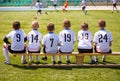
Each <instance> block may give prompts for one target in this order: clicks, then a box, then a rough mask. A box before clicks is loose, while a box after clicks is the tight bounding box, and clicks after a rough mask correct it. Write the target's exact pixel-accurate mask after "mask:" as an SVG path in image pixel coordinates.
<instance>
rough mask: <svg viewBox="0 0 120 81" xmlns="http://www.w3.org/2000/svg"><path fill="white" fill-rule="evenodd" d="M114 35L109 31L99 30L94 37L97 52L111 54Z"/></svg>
mask: <svg viewBox="0 0 120 81" xmlns="http://www.w3.org/2000/svg"><path fill="white" fill-rule="evenodd" d="M112 40H113V39H112V35H111V33H110V32H108V31H107V30H99V31H98V32H96V33H95V35H94V40H93V42H95V43H96V44H97V45H96V49H97V52H109V51H110V42H112Z"/></svg>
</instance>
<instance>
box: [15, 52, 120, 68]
mask: <svg viewBox="0 0 120 81" xmlns="http://www.w3.org/2000/svg"><path fill="white" fill-rule="evenodd" d="M13 55H14V56H18V55H20V56H21V55H25V56H27V57H28V58H27V62H28V63H27V64H25V65H26V66H40V67H90V66H91V67H120V64H83V61H84V56H102V55H106V56H120V52H113V53H111V54H107V53H81V54H79V53H78V52H73V53H72V54H54V56H59V55H61V56H66V55H70V56H75V57H76V64H31V63H30V62H29V56H30V55H32V56H36V55H38V56H45V55H47V56H53V54H44V53H24V54H13Z"/></svg>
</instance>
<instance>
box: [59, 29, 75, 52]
mask: <svg viewBox="0 0 120 81" xmlns="http://www.w3.org/2000/svg"><path fill="white" fill-rule="evenodd" d="M59 39H60V43H61V47H60V51H61V52H72V51H73V49H74V42H75V41H76V38H75V33H74V32H73V31H72V30H70V29H65V30H63V31H61V32H60V34H59Z"/></svg>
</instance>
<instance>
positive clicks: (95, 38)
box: [93, 33, 98, 43]
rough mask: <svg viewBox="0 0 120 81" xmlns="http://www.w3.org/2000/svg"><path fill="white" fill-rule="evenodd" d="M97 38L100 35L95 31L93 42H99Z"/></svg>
mask: <svg viewBox="0 0 120 81" xmlns="http://www.w3.org/2000/svg"><path fill="white" fill-rule="evenodd" d="M97 39H98V37H97V33H95V35H94V39H93V42H94V43H97V41H98V40H97Z"/></svg>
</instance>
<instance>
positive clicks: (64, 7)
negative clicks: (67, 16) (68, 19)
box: [63, 0, 68, 12]
mask: <svg viewBox="0 0 120 81" xmlns="http://www.w3.org/2000/svg"><path fill="white" fill-rule="evenodd" d="M67 7H68V0H66V2H65V4H64V6H63V12H67V10H66V8H67Z"/></svg>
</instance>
